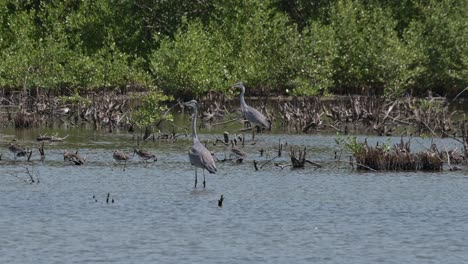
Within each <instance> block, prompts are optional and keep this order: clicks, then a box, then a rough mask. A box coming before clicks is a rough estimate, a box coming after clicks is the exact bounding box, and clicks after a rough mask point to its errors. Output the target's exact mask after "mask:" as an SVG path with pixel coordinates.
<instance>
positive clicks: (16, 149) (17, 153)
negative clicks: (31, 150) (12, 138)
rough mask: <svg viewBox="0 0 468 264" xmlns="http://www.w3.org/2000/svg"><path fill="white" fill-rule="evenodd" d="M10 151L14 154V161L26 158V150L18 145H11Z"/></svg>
mask: <svg viewBox="0 0 468 264" xmlns="http://www.w3.org/2000/svg"><path fill="white" fill-rule="evenodd" d="M8 150H9V151H10V152H11V153H13V159H14V160H16V157H24V156H26V150H25V149H24V148H23V147H21V146H20V145H18V144H13V143H10V145H9V146H8Z"/></svg>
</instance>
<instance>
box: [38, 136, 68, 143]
mask: <svg viewBox="0 0 468 264" xmlns="http://www.w3.org/2000/svg"><path fill="white" fill-rule="evenodd" d="M67 137H68V135H66V136H65V137H62V138H61V137H57V136H48V135H40V136H38V137H37V138H36V140H37V141H52V142H61V141H64V140H65V139H66V138H67Z"/></svg>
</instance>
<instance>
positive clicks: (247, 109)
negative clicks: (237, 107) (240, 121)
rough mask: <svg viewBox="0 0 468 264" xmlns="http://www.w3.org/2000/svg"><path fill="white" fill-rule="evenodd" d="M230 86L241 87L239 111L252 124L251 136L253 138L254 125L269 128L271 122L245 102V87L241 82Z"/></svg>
mask: <svg viewBox="0 0 468 264" xmlns="http://www.w3.org/2000/svg"><path fill="white" fill-rule="evenodd" d="M232 87H235V88H240V89H241V94H240V104H241V111H242V114H243V115H244V117H245V118H246V119H247V120H248V121H249V122H250V124H251V125H252V138H253V139H255V127H257V126H258V127H259V128H268V129H270V128H271V123H270V122H269V121H268V119H267V118H266V117H265V116H264V115H263V114H262V113H260V112H259V111H258V110H257V109H255V108H253V107H251V106H248V105H247V103H246V102H245V99H244V94H245V87H244V85H243V84H242V83H241V82H238V83H236V84H234V85H232Z"/></svg>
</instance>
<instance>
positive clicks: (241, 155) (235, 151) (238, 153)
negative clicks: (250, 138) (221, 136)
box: [230, 139, 247, 163]
mask: <svg viewBox="0 0 468 264" xmlns="http://www.w3.org/2000/svg"><path fill="white" fill-rule="evenodd" d="M230 156H234V157H236V162H237V163H241V162H242V161H243V160H244V159H245V157H247V154H246V153H245V151H243V150H242V149H240V148H239V147H238V146H237V145H236V144H235V143H234V140H232V139H231V154H230Z"/></svg>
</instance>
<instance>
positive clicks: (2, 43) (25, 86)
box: [0, 0, 468, 96]
mask: <svg viewBox="0 0 468 264" xmlns="http://www.w3.org/2000/svg"><path fill="white" fill-rule="evenodd" d="M467 10H468V7H467V2H466V1H459V0H440V1H438V0H429V1H421V0H403V1H387V0H365V1H364V0H360V1H358V0H350V1H344V0H332V1H322V0H320V1H306V0H293V1H285V0H267V1H261V0H244V1H241V0H234V1H227V0H222V1H188V0H176V1H161V0H138V1H110V0H81V1H72V0H65V1H58V0H47V1H46V0H26V1H15V0H5V1H1V3H0V87H2V88H4V89H12V90H24V91H30V90H37V91H39V90H46V91H52V92H54V93H57V94H66V95H69V94H74V93H75V92H76V91H83V90H93V91H96V90H99V89H103V88H105V89H121V90H123V89H125V88H126V87H131V88H133V89H141V90H144V91H148V90H149V89H150V87H153V86H157V87H160V88H161V89H162V90H163V91H164V93H165V94H167V95H173V96H194V95H201V94H204V93H206V92H208V91H218V92H225V91H226V89H227V87H228V86H229V85H230V84H232V83H235V82H237V81H244V82H245V83H246V85H248V87H249V90H248V91H249V92H250V93H257V94H259V93H270V92H277V93H283V92H284V91H285V90H286V89H289V90H291V91H292V93H293V94H297V95H312V94H327V93H355V92H358V93H366V94H367V93H369V94H383V93H385V94H387V95H389V96H400V95H402V94H404V93H412V94H416V95H417V94H420V95H421V94H424V93H425V92H426V91H427V90H428V89H431V90H432V91H433V92H435V93H438V94H441V95H445V94H452V95H453V94H457V93H458V92H460V91H461V90H462V89H464V88H465V87H466V86H467V85H468V72H467V69H468V65H467V63H468V59H467V55H468V47H467V44H466V43H468V40H467V36H468V32H467V31H468V20H466V19H465V18H466V12H467Z"/></svg>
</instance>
